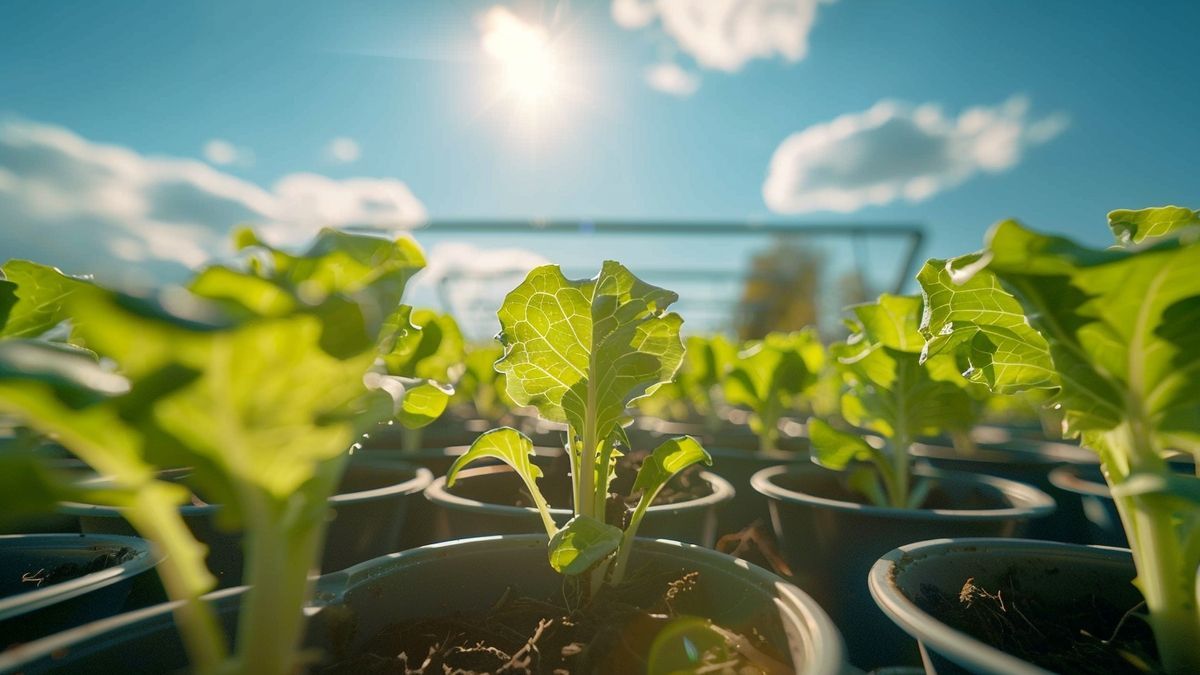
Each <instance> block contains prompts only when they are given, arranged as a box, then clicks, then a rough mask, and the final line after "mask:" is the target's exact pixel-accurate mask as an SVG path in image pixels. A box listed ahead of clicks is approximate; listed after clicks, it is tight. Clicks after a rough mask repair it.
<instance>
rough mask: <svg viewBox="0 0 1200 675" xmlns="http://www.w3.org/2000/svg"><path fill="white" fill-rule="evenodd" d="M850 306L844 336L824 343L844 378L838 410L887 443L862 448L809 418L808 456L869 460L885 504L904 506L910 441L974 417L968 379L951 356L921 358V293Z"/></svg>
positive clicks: (839, 464) (829, 461)
mask: <svg viewBox="0 0 1200 675" xmlns="http://www.w3.org/2000/svg"><path fill="white" fill-rule="evenodd" d="M852 310H853V311H854V315H855V319H854V320H851V321H849V322H848V325H849V326H850V330H851V334H850V336H849V337H848V338H847V340H846V342H845V343H843V344H838V345H835V346H833V347H831V348H830V353H831V355H832V356H833V357H834V359H835V363H836V366H835V367H836V368H837V370H838V372H839V373H840V374H841V376H842V378H843V380H844V383H845V390H844V392H843V393H842V398H841V414H842V417H843V418H844V419H845V420H846V421H847V422H849V423H850V424H851V425H853V426H855V427H858V428H862V429H867V430H869V431H872V432H874V433H876V434H879V435H880V436H882V437H883V438H884V439H885V440H886V441H887V449H886V451H882V450H879V451H876V450H872V451H870V452H868V450H867V448H869V447H870V446H868V445H867V444H866V443H865V441H864V442H862V443H859V444H855V443H853V442H852V441H851V439H850V438H849V436H850V434H846V433H845V432H838V431H836V430H834V429H832V428H830V427H828V425H823V424H822V423H821V422H820V421H815V424H814V422H810V434H811V435H812V446H813V460H814V461H816V462H817V463H819V464H824V465H826V466H828V467H829V468H833V469H844V468H846V466H847V464H848V462H849V461H851V460H869V461H870V462H871V463H872V464H874V465H875V468H876V470H877V471H878V473H879V476H880V478H881V479H882V482H883V488H884V490H883V492H884V493H885V494H886V495H887V504H888V505H890V506H895V507H902V508H903V507H908V506H911V505H912V503H911V502H912V500H911V490H912V488H911V486H910V483H911V480H910V473H911V472H910V467H909V458H908V450H909V446H910V445H911V443H912V442H913V440H915V439H916V438H918V437H920V436H925V435H935V434H937V433H940V432H941V431H943V430H945V429H948V428H955V427H959V426H961V425H963V424H964V423H969V421H971V420H973V419H974V418H975V415H976V414H977V413H976V411H975V410H974V408H973V405H972V401H971V397H970V396H969V395H968V392H967V389H968V387H969V384H968V383H967V381H966V380H965V379H964V378H963V377H962V376H961V375H960V374H959V373H958V369H957V367H956V365H955V363H954V360H953V358H952V357H947V356H942V357H938V358H936V359H929V360H926V361H924V362H923V361H922V359H921V353H922V349H923V348H924V346H925V339H924V337H923V336H922V335H921V333H920V331H919V330H918V326H919V325H920V321H921V315H922V305H921V298H919V297H915V296H897V295H887V294H884V295H881V296H880V297H879V299H878V300H877V301H876V302H874V303H869V304H862V305H855V306H854V307H853V308H852ZM813 429H816V433H812V432H813ZM860 440H861V439H860ZM872 492H876V493H877V492H878V491H875V490H872ZM919 492H920V488H918V493H919Z"/></svg>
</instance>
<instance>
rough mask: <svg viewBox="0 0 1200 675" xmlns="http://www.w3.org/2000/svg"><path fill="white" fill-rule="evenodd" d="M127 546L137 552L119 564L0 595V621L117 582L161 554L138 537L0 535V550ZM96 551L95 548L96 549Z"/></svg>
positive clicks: (145, 567)
mask: <svg viewBox="0 0 1200 675" xmlns="http://www.w3.org/2000/svg"><path fill="white" fill-rule="evenodd" d="M100 546H103V547H107V548H114V549H116V548H130V549H133V550H135V551H136V552H137V554H136V555H135V556H134V557H133V558H130V559H129V560H126V561H125V562H123V563H120V564H117V565H113V566H111V567H106V568H104V569H102V570H99V571H96V572H92V573H90V574H85V575H83V576H79V577H75V578H74V579H68V580H66V581H63V582H60V583H57V584H51V585H49V586H45V587H42V588H36V589H34V590H30V591H25V592H23V593H17V594H16V595H10V596H8V597H6V598H0V621H4V620H8V619H12V618H15V617H19V616H21V615H23V614H28V613H29V612H33V611H36V610H39V609H44V608H46V607H49V606H50V605H54V604H56V603H59V602H63V601H66V600H70V599H72V598H76V597H78V596H81V595H84V594H86V593H90V592H92V591H95V590H98V589H101V588H104V587H106V586H110V585H112V584H115V583H117V582H119V581H124V580H127V579H132V578H134V577H136V576H137V575H139V574H141V573H143V572H146V571H148V570H150V569H151V568H153V567H154V566H155V565H157V564H158V563H159V561H160V560H162V558H163V556H162V555H161V554H158V553H156V552H155V551H154V549H153V548H151V546H150V542H148V541H146V540H145V539H141V538H139V537H125V536H120V535H115V534H6V535H0V551H4V550H12V549H15V548H24V549H39V548H53V549H88V548H92V549H94V548H95V547H100ZM97 553H98V551H97Z"/></svg>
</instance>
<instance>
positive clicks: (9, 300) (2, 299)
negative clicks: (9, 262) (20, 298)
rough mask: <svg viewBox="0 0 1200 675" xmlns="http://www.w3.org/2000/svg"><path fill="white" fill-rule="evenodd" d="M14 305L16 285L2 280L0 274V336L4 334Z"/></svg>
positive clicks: (1, 273)
mask: <svg viewBox="0 0 1200 675" xmlns="http://www.w3.org/2000/svg"><path fill="white" fill-rule="evenodd" d="M15 304H17V285H16V284H15V283H13V282H11V281H8V280H6V279H4V278H3V272H0V336H2V335H3V334H4V327H5V326H6V325H7V324H8V317H9V314H11V313H12V308H13V305H15Z"/></svg>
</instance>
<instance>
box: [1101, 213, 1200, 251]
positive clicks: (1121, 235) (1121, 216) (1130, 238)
mask: <svg viewBox="0 0 1200 675" xmlns="http://www.w3.org/2000/svg"><path fill="white" fill-rule="evenodd" d="M1197 225H1200V211H1193V210H1192V209H1185V208H1182V207H1179V206H1161V207H1158V208H1150V209H1141V210H1139V211H1129V210H1126V209H1118V210H1116V211H1112V212H1110V213H1109V214H1108V227H1109V229H1111V230H1112V233H1113V236H1114V237H1116V238H1117V241H1118V242H1120V243H1122V244H1140V243H1142V242H1143V241H1145V240H1147V239H1155V238H1157V237H1165V236H1168V235H1171V234H1174V233H1175V232H1177V231H1178V230H1180V229H1182V228H1186V227H1191V228H1195V227H1196V226H1197Z"/></svg>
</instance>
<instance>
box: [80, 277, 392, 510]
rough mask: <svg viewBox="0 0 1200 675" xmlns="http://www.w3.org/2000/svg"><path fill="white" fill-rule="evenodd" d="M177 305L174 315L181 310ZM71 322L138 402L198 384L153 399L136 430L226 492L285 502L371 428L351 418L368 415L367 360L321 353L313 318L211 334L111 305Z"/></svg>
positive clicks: (217, 329)
mask: <svg viewBox="0 0 1200 675" xmlns="http://www.w3.org/2000/svg"><path fill="white" fill-rule="evenodd" d="M173 304H174V308H175V309H179V307H180V305H181V300H180V299H176V300H175V301H174V302H173ZM72 312H73V314H74V315H77V316H80V317H82V318H84V319H86V321H84V322H83V324H82V325H81V332H82V334H83V335H84V337H85V339H86V341H87V343H88V344H89V345H91V346H94V347H95V348H96V349H97V351H99V352H100V353H102V354H104V355H105V356H107V357H109V358H112V359H113V360H115V361H116V362H117V364H118V365H119V366H120V368H121V371H122V372H123V373H124V374H125V375H126V376H128V377H130V378H131V379H132V380H133V382H134V385H135V390H136V389H137V387H138V385H139V384H142V383H152V382H154V381H155V380H156V379H159V378H162V377H164V375H171V376H172V377H177V375H174V374H177V373H192V374H193V377H192V378H191V379H190V380H189V381H188V382H187V384H186V385H185V386H182V387H177V388H175V389H173V390H170V391H165V392H164V391H158V392H157V396H156V397H155V399H154V400H153V402H152V404H151V412H150V414H149V415H148V416H147V418H146V419H145V420H143V421H142V424H143V425H145V433H147V434H148V435H150V434H151V433H152V432H153V433H154V434H161V435H162V439H163V442H162V443H161V445H159V446H157V447H156V450H160V451H162V452H164V453H165V452H167V451H172V452H177V453H179V456H178V457H170V458H169V459H170V460H173V461H174V462H177V463H180V464H192V463H193V462H200V463H201V464H202V466H209V467H215V469H216V473H217V474H218V475H219V477H220V479H221V480H234V481H239V482H244V483H249V484H253V485H257V486H259V487H261V488H263V489H264V490H265V491H266V492H268V493H270V494H272V495H274V497H276V498H279V499H286V498H288V497H289V496H290V495H292V494H293V493H295V492H296V491H297V490H299V489H300V487H301V486H302V485H303V484H304V483H305V482H306V481H308V480H309V479H310V478H311V477H312V476H313V474H314V472H315V470H316V468H315V465H316V464H317V463H319V462H322V461H325V460H329V459H332V458H335V457H337V456H339V455H341V454H342V453H343V452H345V449H346V448H347V447H348V446H349V444H350V443H351V441H352V440H353V438H354V437H355V436H356V435H357V433H359V432H360V431H361V430H362V429H364V428H367V425H368V424H369V423H370V422H371V420H370V419H368V418H358V417H356V416H357V415H359V414H360V413H364V412H369V410H368V409H369V406H370V404H369V397H368V394H367V390H366V387H365V386H364V383H363V377H364V374H365V373H366V372H367V371H368V369H369V367H370V366H371V364H372V363H373V361H374V359H375V353H374V350H373V349H367V350H366V351H364V352H362V353H361V354H358V355H356V356H354V357H352V358H346V359H341V358H336V357H334V356H333V355H331V354H329V353H328V352H326V351H325V350H324V349H322V348H321V335H322V325H321V322H320V321H319V320H318V319H317V318H316V317H313V316H311V315H307V314H297V315H292V316H288V317H283V318H254V319H251V320H246V321H242V322H240V323H236V324H231V325H224V324H207V325H206V324H197V323H196V322H195V321H193V320H189V319H186V318H182V317H179V316H178V315H174V314H171V313H169V312H167V311H165V310H164V311H146V309H145V307H144V306H142V305H139V304H137V303H131V302H130V301H129V299H127V298H125V297H123V296H120V295H118V294H106V295H102V296H98V297H95V298H89V301H88V302H87V303H83V304H81V305H79V306H76V307H73V308H72ZM135 336H136V337H135ZM377 414H378V411H377V410H376V411H374V412H373V413H372V415H377ZM368 417H370V415H368ZM169 440H174V441H176V442H174V443H171V442H167V441H169ZM164 461H166V460H164Z"/></svg>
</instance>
